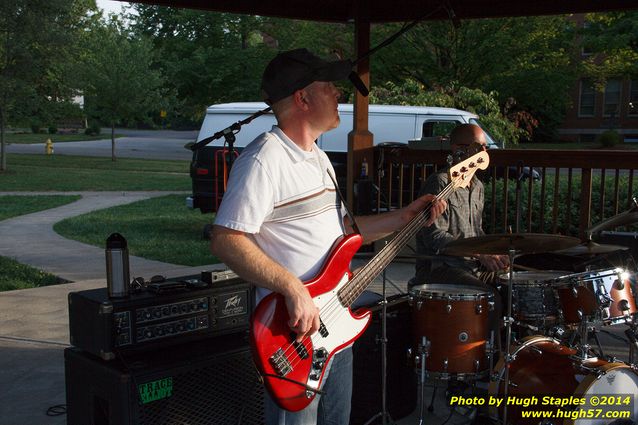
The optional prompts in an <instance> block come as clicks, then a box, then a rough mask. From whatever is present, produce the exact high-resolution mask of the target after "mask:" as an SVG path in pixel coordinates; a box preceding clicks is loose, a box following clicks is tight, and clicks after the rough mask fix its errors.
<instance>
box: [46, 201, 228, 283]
mask: <svg viewBox="0 0 638 425" xmlns="http://www.w3.org/2000/svg"><path fill="white" fill-rule="evenodd" d="M213 217H214V216H213V215H212V214H201V213H200V212H199V210H189V209H188V208H186V206H185V205H184V195H168V196H162V197H158V198H153V199H147V200H144V201H139V202H135V203H132V204H127V205H120V206H117V207H113V208H108V209H104V210H99V211H94V212H91V213H88V214H84V215H81V216H78V217H72V218H68V219H66V220H63V221H61V222H59V223H57V224H55V226H54V227H53V229H54V230H55V231H56V232H57V233H59V234H60V235H62V236H64V237H65V238H68V239H74V240H78V241H81V242H84V243H88V244H91V245H95V246H98V247H104V244H105V241H106V238H108V236H109V235H110V234H111V233H113V232H117V233H120V234H121V235H122V236H124V237H125V238H126V240H127V242H128V247H129V253H130V254H131V255H137V256H139V257H144V258H148V259H152V260H158V261H163V262H167V263H173V264H181V265H185V266H201V265H205V264H213V263H215V262H217V259H216V258H215V257H213V256H212V254H211V253H210V251H209V249H208V244H209V242H208V240H204V239H203V237H202V229H203V227H204V225H205V224H209V223H212V221H213ZM134 272H135V271H134V270H131V273H132V274H133V273H134Z"/></svg>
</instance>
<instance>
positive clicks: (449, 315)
mask: <svg viewBox="0 0 638 425" xmlns="http://www.w3.org/2000/svg"><path fill="white" fill-rule="evenodd" d="M410 296H411V303H412V307H411V308H412V328H413V338H414V341H415V344H414V347H415V348H416V347H419V346H420V345H421V341H422V338H423V337H425V338H426V339H427V341H428V342H429V343H430V346H429V349H428V350H429V352H428V356H427V357H426V364H425V370H427V371H429V372H430V376H432V377H434V378H438V379H451V378H454V379H459V380H462V379H475V378H479V377H481V376H484V375H485V374H486V373H487V369H488V365H487V356H486V344H487V340H486V337H487V332H488V310H489V302H488V299H489V298H490V297H491V295H490V294H489V293H488V292H484V291H483V290H481V289H480V288H477V287H474V286H460V285H445V284H428V285H418V286H415V287H413V288H412V289H411V290H410ZM417 367H418V368H420V367H421V366H420V364H419V365H418V366H417Z"/></svg>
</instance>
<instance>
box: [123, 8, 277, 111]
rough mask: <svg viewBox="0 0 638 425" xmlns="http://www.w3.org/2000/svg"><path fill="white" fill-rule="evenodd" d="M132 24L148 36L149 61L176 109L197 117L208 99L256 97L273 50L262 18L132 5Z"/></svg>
mask: <svg viewBox="0 0 638 425" xmlns="http://www.w3.org/2000/svg"><path fill="white" fill-rule="evenodd" d="M134 8H135V11H136V16H135V18H134V24H133V26H132V29H133V30H134V31H135V33H136V34H139V35H141V36H143V37H148V38H150V39H151V40H152V42H153V46H154V50H155V52H156V56H155V59H156V61H155V63H154V66H155V67H156V68H158V69H161V70H162V73H163V74H164V75H165V76H166V79H165V84H164V88H165V89H166V90H169V91H171V92H174V93H175V95H176V100H177V101H178V102H179V103H178V104H177V105H175V108H174V109H175V112H176V113H177V114H180V115H182V116H184V117H190V118H191V119H192V120H201V119H202V117H203V114H204V112H205V108H206V107H207V106H208V105H210V104H212V103H219V102H236V101H251V100H260V99H261V96H260V91H259V84H260V81H261V73H262V71H263V69H264V67H265V66H266V63H267V61H268V60H269V59H270V57H272V53H271V52H272V50H271V49H270V48H269V47H267V46H266V44H265V43H264V41H263V37H262V35H261V32H260V31H259V28H260V26H261V25H262V24H261V23H262V20H263V18H260V17H255V16H241V15H233V14H228V13H218V12H206V11H201V10H190V9H178V8H170V7H159V6H148V5H143V4H136V5H135V6H134Z"/></svg>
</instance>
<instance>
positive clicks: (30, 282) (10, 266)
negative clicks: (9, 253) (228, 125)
mask: <svg viewBox="0 0 638 425" xmlns="http://www.w3.org/2000/svg"><path fill="white" fill-rule="evenodd" d="M57 283H60V282H59V281H58V278H57V277H55V276H54V275H52V274H51V273H46V272H43V271H42V270H38V269H35V268H33V267H31V266H26V265H24V264H20V263H18V262H17V261H15V260H13V259H11V258H7V257H0V292H3V291H13V290H14V289H27V288H37V287H40V286H48V285H55V284H57Z"/></svg>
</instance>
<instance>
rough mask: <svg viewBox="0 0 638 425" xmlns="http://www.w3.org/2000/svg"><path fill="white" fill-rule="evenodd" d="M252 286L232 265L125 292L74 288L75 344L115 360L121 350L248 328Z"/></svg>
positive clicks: (71, 312) (72, 335) (71, 314)
mask: <svg viewBox="0 0 638 425" xmlns="http://www.w3.org/2000/svg"><path fill="white" fill-rule="evenodd" d="M253 303H254V296H253V292H252V287H251V285H250V284H248V283H247V282H245V281H242V280H241V279H239V278H238V277H237V275H235V274H234V273H232V272H231V271H221V272H202V274H201V276H185V277H179V278H172V279H169V280H165V281H160V282H152V283H150V284H148V285H146V286H145V288H144V289H143V290H140V291H138V292H132V293H131V294H130V296H129V297H126V298H109V297H108V294H107V289H106V288H99V289H92V290H88V291H80V292H72V293H70V294H69V330H70V339H71V341H70V342H71V344H72V345H74V346H76V347H78V348H80V349H82V350H85V351H87V352H89V353H92V354H94V355H97V356H99V357H101V358H102V359H104V360H111V359H113V358H115V357H116V355H117V354H118V353H121V352H122V353H123V352H129V351H143V350H151V349H156V348H161V347H165V346H169V345H174V344H181V343H184V342H187V341H195V340H199V339H204V338H210V337H212V336H217V335H225V334H230V333H239V332H246V331H247V330H248V327H249V318H250V314H251V312H252V309H253Z"/></svg>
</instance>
